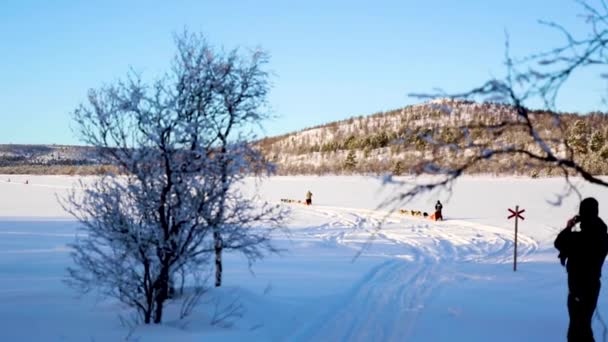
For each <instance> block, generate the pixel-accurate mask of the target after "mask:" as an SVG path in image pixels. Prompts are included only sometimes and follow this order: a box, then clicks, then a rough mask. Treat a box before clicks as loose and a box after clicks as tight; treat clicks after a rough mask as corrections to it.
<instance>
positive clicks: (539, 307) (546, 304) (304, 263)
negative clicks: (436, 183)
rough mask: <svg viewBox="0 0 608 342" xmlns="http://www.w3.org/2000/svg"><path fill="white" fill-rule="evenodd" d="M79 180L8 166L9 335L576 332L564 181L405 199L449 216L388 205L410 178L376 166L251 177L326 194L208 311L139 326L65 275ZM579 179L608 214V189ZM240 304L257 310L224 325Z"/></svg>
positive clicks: (228, 278) (488, 184)
mask: <svg viewBox="0 0 608 342" xmlns="http://www.w3.org/2000/svg"><path fill="white" fill-rule="evenodd" d="M8 178H11V182H10V183H8V182H6V180H7V179H8ZM26 179H27V180H29V184H28V185H26V184H24V182H25V180H26ZM76 181H77V179H76V178H71V177H51V176H49V177H32V176H27V177H26V176H0V303H2V304H1V305H0V322H2V323H0V341H118V340H125V337H127V335H129V334H130V335H129V338H131V339H133V340H139V341H200V340H212V341H216V340H217V341H244V340H247V341H254V340H255V341H560V340H565V333H566V329H567V324H568V315H567V311H566V305H565V302H566V294H567V289H566V273H565V271H564V269H563V268H562V267H561V266H560V265H559V262H558V260H557V258H556V253H555V251H554V250H553V247H552V243H553V239H554V238H555V235H556V234H557V232H558V231H559V230H560V228H561V227H562V225H563V224H564V222H565V221H566V220H567V219H568V218H569V217H571V216H572V215H573V214H574V213H575V212H576V209H577V204H578V198H577V197H576V196H574V195H573V196H570V197H568V198H566V199H565V200H564V201H563V203H562V205H561V206H559V207H555V206H553V205H551V204H550V203H549V202H551V201H554V200H555V199H556V196H555V194H558V193H561V192H562V191H563V188H564V182H563V180H562V179H537V180H532V179H525V178H493V177H466V178H463V179H461V180H460V181H458V183H457V184H456V185H455V187H454V188H453V191H452V194H451V196H448V194H445V193H444V194H433V195H428V196H424V197H421V198H418V199H416V200H415V201H413V202H411V203H408V204H405V205H403V207H404V208H406V209H417V210H424V211H429V212H430V211H432V207H433V204H434V202H435V201H436V200H437V199H441V200H442V202H444V214H445V217H446V219H447V220H446V221H444V222H437V223H435V222H431V221H426V220H423V219H419V218H413V217H407V216H403V215H399V214H391V213H389V212H388V211H387V210H386V209H383V208H378V205H379V204H380V203H382V202H383V201H384V200H385V199H387V198H389V197H390V196H392V195H394V194H395V193H396V191H397V190H398V189H399V188H398V187H397V186H393V185H390V186H383V185H382V183H381V181H380V180H379V179H375V178H367V177H273V178H270V179H267V180H265V181H263V182H261V183H258V182H254V181H253V180H249V181H248V182H247V183H246V184H245V185H244V190H245V191H254V190H257V191H259V193H260V194H261V197H262V198H263V199H266V200H269V201H273V202H278V201H279V200H280V199H281V198H296V199H299V198H301V197H303V195H304V193H305V192H306V191H307V190H311V191H312V192H313V194H314V197H313V201H314V205H313V206H311V207H305V206H301V205H293V206H292V208H293V211H292V218H291V220H290V221H289V222H288V224H287V227H288V228H289V234H288V235H285V234H277V236H276V238H275V244H276V245H277V246H279V247H282V248H284V249H285V251H284V252H283V253H281V254H280V255H273V256H269V257H267V258H266V259H264V260H263V261H261V262H259V263H256V264H255V265H254V266H253V268H252V269H249V268H248V267H247V263H246V261H245V260H244V259H243V258H242V257H241V256H239V255H227V256H226V264H225V286H224V287H223V288H221V289H219V290H218V289H211V290H210V291H209V293H208V294H207V295H206V296H205V297H204V298H203V300H202V302H201V304H200V306H199V307H198V309H197V310H196V312H195V313H194V314H193V315H191V316H190V317H189V318H187V319H186V320H182V321H180V320H178V319H177V311H178V310H179V308H178V307H172V308H170V311H171V312H170V313H169V315H168V316H167V319H166V323H165V324H164V325H163V326H160V327H158V326H138V327H134V328H133V329H131V328H129V327H128V326H124V325H121V322H120V320H119V319H118V315H120V314H123V315H128V313H129V311H125V310H124V309H123V308H121V306H120V305H118V304H117V303H116V302H114V301H112V300H107V299H103V298H99V297H96V296H94V295H90V296H84V297H79V296H77V294H76V293H75V292H74V291H73V290H72V289H70V288H68V287H67V286H66V285H64V284H63V282H62V279H64V277H65V274H66V273H65V267H66V266H68V265H70V262H71V261H70V258H69V249H68V248H67V247H66V244H67V243H69V242H71V241H72V240H73V239H74V233H75V230H76V227H77V223H75V222H74V221H73V220H72V219H71V218H70V217H69V216H67V215H66V213H65V212H64V211H63V209H62V208H61V206H60V205H59V204H58V203H57V197H62V196H64V194H65V193H66V191H67V189H69V188H70V186H71V185H72V184H73V183H74V182H76ZM579 183H580V187H579V190H580V191H581V193H582V195H583V196H590V195H592V196H595V197H596V198H597V199H598V200H599V202H600V216H602V215H604V217H605V218H608V214H607V213H608V189H605V188H600V187H596V186H591V185H588V184H585V183H582V182H579ZM516 204H518V205H519V206H520V207H521V208H524V209H526V212H525V213H524V216H525V217H526V219H525V221H523V222H521V224H520V235H519V245H518V246H519V258H520V259H519V261H520V263H519V265H518V271H517V272H513V270H512V257H513V222H512V221H508V220H507V219H506V216H507V214H508V213H507V208H513V207H514V206H515V205H516ZM604 292H605V291H604ZM607 298H608V297H607V296H606V295H605V294H604V293H602V294H601V295H600V302H599V313H600V317H596V319H595V320H594V330H595V335H596V339H597V340H600V341H601V340H602V335H603V334H604V328H603V326H602V324H601V318H603V317H604V316H606V318H607V319H608V300H607ZM232 303H236V304H237V305H238V308H239V310H238V312H240V313H241V316H242V317H241V318H240V319H229V320H228V321H226V322H224V323H232V326H230V327H226V326H223V325H222V324H219V325H218V324H216V325H212V324H211V321H212V320H213V315H214V313H215V312H218V311H220V312H221V311H223V309H225V308H226V307H228V306H229V305H230V304H232ZM606 334H608V332H607V333H606Z"/></svg>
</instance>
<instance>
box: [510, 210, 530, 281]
mask: <svg viewBox="0 0 608 342" xmlns="http://www.w3.org/2000/svg"><path fill="white" fill-rule="evenodd" d="M507 210H509V212H510V213H511V215H509V216H508V217H507V219H509V220H510V219H512V218H514V217H515V243H514V244H513V246H514V248H513V272H515V271H517V221H518V219H521V220H522V221H523V220H525V218H524V217H523V216H521V214H522V213H523V212H524V211H526V209H522V210H519V205H516V206H515V210H513V209H507Z"/></svg>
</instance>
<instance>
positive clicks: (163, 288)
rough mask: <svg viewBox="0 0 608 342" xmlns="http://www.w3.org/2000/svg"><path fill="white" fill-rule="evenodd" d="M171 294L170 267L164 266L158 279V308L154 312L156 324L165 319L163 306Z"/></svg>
mask: <svg viewBox="0 0 608 342" xmlns="http://www.w3.org/2000/svg"><path fill="white" fill-rule="evenodd" d="M168 294H169V266H166V265H165V266H163V267H162V269H161V270H160V275H159V277H158V293H157V295H156V299H155V301H156V308H155V310H154V323H155V324H160V323H161V322H162V319H163V304H164V303H165V300H166V299H167V298H168Z"/></svg>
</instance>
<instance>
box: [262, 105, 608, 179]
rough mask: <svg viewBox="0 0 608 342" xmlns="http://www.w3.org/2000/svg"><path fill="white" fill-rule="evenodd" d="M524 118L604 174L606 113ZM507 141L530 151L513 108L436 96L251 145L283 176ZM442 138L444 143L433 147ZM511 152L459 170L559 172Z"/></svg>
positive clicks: (400, 164) (376, 169) (396, 164)
mask: <svg viewBox="0 0 608 342" xmlns="http://www.w3.org/2000/svg"><path fill="white" fill-rule="evenodd" d="M529 118H530V120H531V122H532V124H533V125H534V127H535V129H536V130H537V131H538V134H539V135H540V136H542V137H543V139H546V142H547V144H548V146H551V148H553V149H554V150H555V153H557V154H559V155H565V154H567V150H568V149H567V147H566V141H567V142H568V144H569V145H570V146H577V149H576V152H577V154H579V155H580V159H581V162H583V163H584V164H585V167H586V168H587V169H588V170H590V171H591V172H592V173H594V174H608V166H606V165H608V164H606V160H608V144H605V141H607V140H608V115H606V114H605V113H598V112H596V113H589V114H587V115H580V114H576V113H559V114H557V113H554V112H550V111H542V110H530V111H529ZM557 118H559V119H557ZM482 127H483V128H482ZM497 127H501V129H497ZM505 127H506V128H505ZM592 140H593V141H594V143H591V141H592ZM514 143H516V144H517V145H518V146H522V148H526V149H528V150H529V151H530V152H534V153H537V152H538V151H537V150H538V146H535V143H534V141H533V140H532V139H531V138H530V136H529V134H528V131H527V130H522V127H521V122H519V123H518V117H517V114H516V109H515V108H514V107H512V106H509V105H506V104H498V103H477V102H473V101H464V100H454V99H436V100H432V101H428V102H424V103H420V104H417V105H412V106H407V107H404V108H400V109H395V110H391V111H386V112H380V113H376V114H372V115H368V116H353V117H351V118H349V119H346V120H342V121H335V122H330V123H327V124H324V125H321V126H318V127H313V128H308V129H304V130H302V131H299V132H293V133H289V134H285V135H282V136H276V137H269V138H266V139H262V140H260V141H259V142H257V145H258V146H259V148H260V149H261V150H262V151H263V152H264V153H265V154H266V156H267V157H268V159H270V160H272V161H274V162H275V163H276V164H277V165H278V171H279V173H280V174H283V175H310V174H315V175H327V174H368V175H369V174H380V173H386V172H391V173H393V174H397V175H399V174H411V173H415V172H416V166H417V165H418V164H419V163H420V162H422V161H424V160H429V159H438V160H441V161H444V162H446V163H447V161H450V162H458V161H459V160H463V159H466V158H467V157H470V154H469V153H473V154H476V153H475V152H474V151H472V150H470V149H469V150H466V151H465V146H469V147H470V146H473V145H475V146H479V147H483V148H487V149H491V148H498V147H499V146H504V145H511V144H514ZM442 145H446V147H447V148H446V149H445V150H442V149H439V148H438V146H442ZM433 156H434V158H433ZM518 157H521V156H515V155H512V154H506V155H499V156H495V157H494V158H493V159H492V160H491V161H484V162H482V163H479V165H475V167H470V168H467V172H468V173H470V174H483V173H492V174H502V175H528V176H530V175H532V174H533V173H536V174H540V175H549V176H550V175H561V174H562V171H561V170H558V169H556V168H552V167H551V165H542V166H537V167H534V165H531V164H530V162H531V161H530V160H526V159H525V158H523V159H522V158H518ZM577 159H578V157H577ZM439 164H441V163H439ZM448 164H449V163H448Z"/></svg>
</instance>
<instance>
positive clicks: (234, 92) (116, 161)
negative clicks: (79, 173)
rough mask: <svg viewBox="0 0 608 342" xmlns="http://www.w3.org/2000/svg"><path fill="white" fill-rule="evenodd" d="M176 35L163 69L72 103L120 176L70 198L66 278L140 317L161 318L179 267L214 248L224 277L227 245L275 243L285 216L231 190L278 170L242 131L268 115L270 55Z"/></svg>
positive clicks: (257, 254)
mask: <svg viewBox="0 0 608 342" xmlns="http://www.w3.org/2000/svg"><path fill="white" fill-rule="evenodd" d="M176 45H177V54H176V56H175V59H174V60H173V65H172V68H171V71H170V72H168V73H167V74H166V75H164V76H163V77H161V78H160V79H158V80H156V81H154V82H153V83H151V84H147V83H145V82H144V81H143V80H142V78H141V77H140V76H139V75H137V74H135V73H130V74H129V75H128V77H127V78H126V80H124V81H121V82H118V83H116V84H114V85H110V86H106V87H103V88H101V89H98V90H91V91H90V93H89V97H88V103H86V104H82V105H80V106H79V107H78V108H77V109H76V110H75V112H74V118H75V121H76V124H77V127H78V131H79V133H80V136H81V138H82V141H83V142H85V143H86V144H88V145H91V146H95V147H97V149H98V151H99V153H100V158H101V159H102V160H103V161H104V162H106V163H108V164H113V165H116V166H117V168H118V170H119V174H108V175H105V176H104V177H101V178H99V179H96V180H94V181H92V184H83V187H82V189H81V191H80V192H77V191H74V192H73V193H72V194H71V195H70V196H69V198H68V200H67V202H66V205H65V206H66V208H67V209H68V210H69V211H70V212H71V213H72V214H73V215H74V216H75V217H76V218H77V219H78V220H80V222H81V223H82V225H83V233H84V234H83V235H82V237H80V239H78V240H77V241H76V242H75V243H74V244H73V248H74V252H73V259H74V262H75V266H74V267H71V268H69V275H70V278H69V282H70V284H72V285H74V286H76V287H77V288H79V289H81V290H83V291H89V290H93V289H98V290H99V291H100V292H101V293H103V294H106V295H109V296H112V297H115V298H117V299H119V300H120V301H121V302H123V303H125V304H127V305H129V306H131V307H133V308H136V309H137V311H138V312H139V313H140V314H141V316H142V318H143V321H144V322H145V323H150V322H152V321H153V322H154V323H161V321H162V315H163V305H164V303H165V301H166V300H167V299H169V297H170V290H171V287H172V284H171V282H172V279H173V278H174V277H176V276H177V274H178V272H180V274H183V273H184V272H186V273H188V272H190V273H193V272H194V273H196V272H199V271H200V272H202V270H203V269H205V267H209V266H210V265H211V264H212V261H211V260H212V258H213V257H214V256H215V258H216V265H217V266H218V268H219V276H218V279H219V280H218V283H216V285H218V286H219V281H221V253H222V251H223V250H225V249H228V250H236V251H239V252H241V253H243V254H245V255H246V256H247V258H248V260H249V261H250V262H253V261H255V260H257V259H259V258H261V257H262V256H263V255H264V254H265V253H266V252H272V251H276V250H275V248H274V247H273V246H272V244H271V243H270V236H269V234H270V233H271V232H272V230H274V229H276V228H278V227H279V226H280V224H281V222H282V220H283V219H284V217H285V215H286V212H285V210H284V209H283V208H282V207H280V206H277V205H271V204H268V203H262V202H261V201H258V200H256V199H255V198H250V197H247V196H245V195H243V194H242V193H241V192H240V191H239V189H238V188H237V186H238V185H239V183H240V182H241V181H242V180H243V178H244V177H245V176H246V175H264V174H269V173H271V172H272V171H273V170H274V168H273V166H272V165H271V164H269V163H268V162H266V160H265V159H264V158H263V156H262V155H261V154H260V153H259V152H258V151H257V150H255V149H253V148H252V146H251V145H250V143H249V141H251V138H252V136H251V134H250V133H248V132H250V131H251V130H250V129H251V125H258V124H260V122H261V121H262V120H264V119H265V118H267V114H266V112H265V108H266V107H265V104H266V102H265V101H266V95H267V93H268V90H269V83H268V73H267V71H265V70H264V66H265V65H266V63H267V61H268V58H267V55H266V54H265V53H263V52H261V51H253V52H252V53H250V54H243V53H241V52H239V50H231V51H228V52H225V51H223V50H218V49H213V48H212V47H211V46H209V45H208V44H207V43H206V41H205V40H204V38H203V37H202V36H201V35H196V34H190V33H184V34H183V35H181V36H179V37H177V38H176ZM191 275H192V276H193V278H199V277H197V275H196V274H191Z"/></svg>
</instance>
